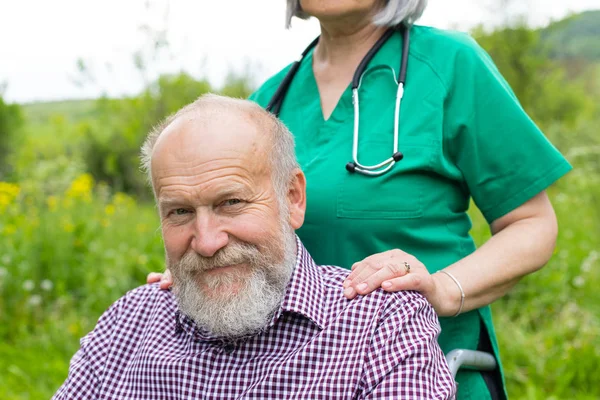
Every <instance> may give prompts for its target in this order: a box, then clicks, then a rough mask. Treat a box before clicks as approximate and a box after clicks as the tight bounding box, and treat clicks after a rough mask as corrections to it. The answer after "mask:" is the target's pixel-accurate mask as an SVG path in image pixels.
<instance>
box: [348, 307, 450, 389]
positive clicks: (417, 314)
mask: <svg viewBox="0 0 600 400" xmlns="http://www.w3.org/2000/svg"><path fill="white" fill-rule="evenodd" d="M412 296H413V297H411V298H410V300H409V301H406V302H402V303H401V304H399V305H397V306H396V307H394V308H391V309H390V310H389V312H388V313H386V315H387V316H386V317H384V320H383V322H382V323H381V325H380V327H379V329H378V330H377V332H376V334H375V336H374V338H373V341H372V347H371V351H370V353H369V355H368V358H367V369H366V372H365V374H364V375H363V378H362V380H361V386H362V393H361V395H360V396H359V397H358V398H359V399H390V398H402V399H438V400H448V399H454V396H455V393H456V385H455V382H454V379H453V377H452V373H451V372H450V369H449V367H448V364H447V362H446V359H445V357H444V354H443V353H442V350H441V348H440V347H439V345H438V342H437V337H438V335H439V333H440V326H439V322H438V318H437V315H436V314H435V312H434V310H433V308H432V307H431V305H430V304H429V303H428V302H427V300H425V298H423V297H422V296H420V295H412Z"/></svg>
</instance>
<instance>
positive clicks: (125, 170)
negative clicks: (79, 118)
mask: <svg viewBox="0 0 600 400" xmlns="http://www.w3.org/2000/svg"><path fill="white" fill-rule="evenodd" d="M209 91H211V86H210V84H209V83H208V82H207V81H205V80H195V79H194V78H192V77H191V76H190V75H188V74H186V73H180V74H178V75H173V76H162V77H160V78H159V79H158V80H157V81H156V82H154V83H153V84H151V85H150V86H149V87H148V88H147V89H146V90H144V92H143V93H142V94H140V95H138V96H135V97H128V98H124V99H108V98H101V99H99V100H98V101H97V103H96V107H95V117H94V119H93V120H90V121H86V122H85V123H84V125H83V126H82V129H83V132H84V136H85V146H84V148H83V153H84V154H85V156H84V160H85V163H86V170H87V171H89V172H90V173H91V174H92V175H93V176H94V177H95V178H96V179H98V180H101V181H104V182H106V183H108V184H109V185H110V186H111V187H113V188H115V189H116V190H120V191H124V192H127V193H133V194H136V195H138V196H144V195H147V194H148V190H147V189H146V185H145V179H144V177H143V176H142V175H141V174H140V173H139V151H140V146H141V145H142V142H143V141H144V138H145V137H146V135H147V134H148V132H149V131H150V130H151V128H152V127H153V126H154V125H156V124H157V123H158V122H159V121H161V120H162V119H164V118H165V117H166V116H168V115H170V114H171V113H173V112H175V111H177V110H178V109H180V108H181V107H183V106H184V105H186V104H188V103H190V102H192V101H194V100H195V99H196V98H197V97H198V96H200V95H201V94H203V93H207V92H209Z"/></svg>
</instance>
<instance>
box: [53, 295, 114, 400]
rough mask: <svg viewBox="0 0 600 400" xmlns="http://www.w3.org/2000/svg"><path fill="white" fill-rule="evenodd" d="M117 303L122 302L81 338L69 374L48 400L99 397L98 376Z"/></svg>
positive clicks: (104, 357)
mask: <svg viewBox="0 0 600 400" xmlns="http://www.w3.org/2000/svg"><path fill="white" fill-rule="evenodd" d="M121 303H122V299H121V300H119V301H117V302H115V303H114V304H113V305H112V306H111V307H110V308H109V309H108V310H106V311H105V312H104V314H103V315H102V316H101V317H100V319H99V320H98V324H97V325H96V327H95V328H94V330H93V331H92V332H90V333H89V334H87V335H86V336H85V337H84V338H82V339H81V346H80V348H79V350H78V351H77V353H75V355H74V356H73V358H72V359H71V363H70V366H69V375H68V376H67V379H66V380H65V382H64V383H63V384H62V386H61V387H60V388H59V389H58V391H57V392H56V394H55V395H54V397H52V400H67V399H97V398H98V397H99V390H100V387H101V386H100V383H101V378H100V377H101V374H102V370H103V367H104V362H105V359H106V356H107V352H108V350H109V349H110V342H111V338H112V331H113V327H114V325H115V323H116V321H117V319H118V315H119V309H120V307H121Z"/></svg>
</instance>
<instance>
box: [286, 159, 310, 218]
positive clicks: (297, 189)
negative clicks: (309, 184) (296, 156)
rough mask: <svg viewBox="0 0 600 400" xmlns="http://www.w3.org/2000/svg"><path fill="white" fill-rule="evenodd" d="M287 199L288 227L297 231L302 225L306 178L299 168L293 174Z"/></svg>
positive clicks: (304, 210) (304, 209) (304, 208)
mask: <svg viewBox="0 0 600 400" xmlns="http://www.w3.org/2000/svg"><path fill="white" fill-rule="evenodd" d="M287 198H288V207H289V212H290V225H291V226H292V228H294V229H298V228H300V227H301V226H302V224H303V223H304V213H305V212H306V177H305V176H304V172H302V171H301V170H300V169H299V168H297V169H296V170H295V171H294V173H293V178H292V182H291V183H290V187H289V190H288V194H287Z"/></svg>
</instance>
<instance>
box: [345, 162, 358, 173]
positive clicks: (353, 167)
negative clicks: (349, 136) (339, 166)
mask: <svg viewBox="0 0 600 400" xmlns="http://www.w3.org/2000/svg"><path fill="white" fill-rule="evenodd" d="M346 171H348V172H350V173H353V172H354V171H356V164H354V163H353V162H352V161H350V162H349V163H348V164H346Z"/></svg>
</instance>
